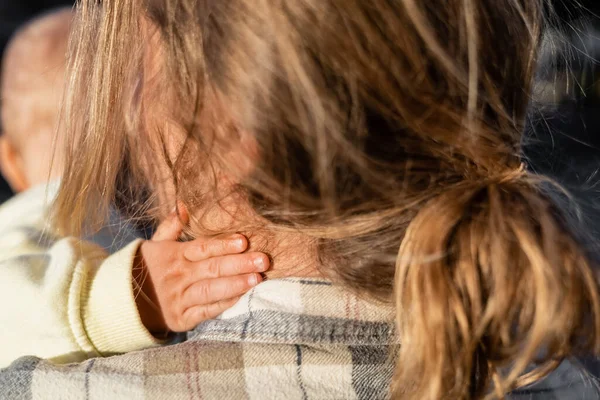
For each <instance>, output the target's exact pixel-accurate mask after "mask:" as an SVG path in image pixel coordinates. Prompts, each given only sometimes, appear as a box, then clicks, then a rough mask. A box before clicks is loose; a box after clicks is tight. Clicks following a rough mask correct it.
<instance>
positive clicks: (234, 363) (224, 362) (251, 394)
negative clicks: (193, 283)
mask: <svg viewBox="0 0 600 400" xmlns="http://www.w3.org/2000/svg"><path fill="white" fill-rule="evenodd" d="M393 316H394V311H393V309H392V308H390V307H386V306H381V305H375V304H372V303H370V302H367V301H365V300H363V299H360V298H358V297H356V296H354V295H352V294H350V293H348V292H346V291H343V290H341V289H340V288H338V287H337V286H334V285H332V284H331V283H330V282H328V281H324V280H315V279H283V280H275V281H267V282H264V283H262V284H260V285H259V286H257V287H256V288H255V289H253V290H252V291H250V292H249V293H248V294H247V295H245V296H244V297H243V298H242V299H241V300H240V302H238V303H237V304H236V305H235V306H234V307H233V308H231V309H230V310H228V311H227V312H225V313H224V314H223V315H222V316H221V317H220V318H219V319H216V320H212V321H208V322H206V323H204V324H202V325H200V326H199V327H198V328H197V329H196V330H195V331H193V332H190V333H189V334H188V339H187V341H186V342H184V343H181V344H177V345H173V346H167V347H161V348H155V349H150V350H145V351H141V352H136V353H129V354H125V355H119V356H114V357H110V358H100V359H90V360H88V361H86V362H84V363H81V364H72V365H66V366H57V365H52V364H50V363H48V362H46V361H42V360H39V359H36V358H24V359H21V360H19V361H17V362H15V363H14V364H13V365H12V366H11V367H9V368H7V369H5V370H3V371H1V372H0V399H2V400H13V399H52V400H63V399H66V400H68V399H77V400H79V399H111V400H117V399H124V400H125V399H126V400H134V399H147V400H153V399H218V400H229V399H261V400H262V399H383V398H388V397H389V391H388V388H389V382H390V379H391V376H392V373H393V368H394V365H393V361H392V358H391V357H390V353H391V352H393V351H394V350H395V349H396V346H397V344H396V341H395V340H394V329H393V324H392V323H391V321H392V319H393ZM8 345H10V344H8ZM598 393H599V392H598V390H597V384H596V383H595V381H594V380H593V378H591V377H589V376H585V375H584V374H582V373H581V371H580V370H578V369H576V368H574V367H573V366H572V365H571V364H568V363H565V364H563V365H562V366H561V368H559V370H558V371H557V372H556V373H555V374H553V375H552V376H551V377H550V378H549V379H546V380H545V381H544V382H542V383H541V384H539V385H537V386H536V387H535V388H530V389H527V390H523V391H520V392H518V393H515V394H514V395H512V396H511V398H515V399H523V400H525V399H540V400H541V399H590V400H591V399H598V398H600V396H599V395H598Z"/></svg>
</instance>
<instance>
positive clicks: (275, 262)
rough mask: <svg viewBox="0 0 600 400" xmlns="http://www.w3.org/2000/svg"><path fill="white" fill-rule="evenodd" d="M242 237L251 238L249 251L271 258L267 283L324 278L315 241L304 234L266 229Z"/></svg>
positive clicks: (247, 233)
mask: <svg viewBox="0 0 600 400" xmlns="http://www.w3.org/2000/svg"><path fill="white" fill-rule="evenodd" d="M242 233H243V234H245V235H246V237H248V241H249V243H250V249H249V250H250V251H260V252H264V253H266V254H267V255H268V256H269V257H270V258H271V268H270V269H269V270H268V271H267V272H266V273H265V276H266V277H267V279H279V278H289V277H298V278H309V277H310V278H318V277H321V276H322V274H321V272H320V271H319V268H318V267H319V258H318V256H317V246H316V243H315V241H314V239H311V238H309V237H307V236H306V235H303V234H301V233H293V232H292V233H291V232H280V231H273V230H267V229H264V230H263V229H261V230H253V231H251V232H242Z"/></svg>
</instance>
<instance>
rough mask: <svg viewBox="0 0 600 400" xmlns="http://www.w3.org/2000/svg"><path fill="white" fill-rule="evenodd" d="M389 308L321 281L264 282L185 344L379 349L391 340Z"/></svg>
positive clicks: (391, 319)
mask: <svg viewBox="0 0 600 400" xmlns="http://www.w3.org/2000/svg"><path fill="white" fill-rule="evenodd" d="M394 315H395V314H394V310H393V308H392V307H391V306H388V305H383V304H377V303H374V302H372V301H369V300H366V299H362V298H360V297H358V296H356V295H354V294H352V293H351V292H349V291H347V290H344V289H343V288H341V287H340V286H337V285H335V284H333V283H332V282H331V281H328V280H324V279H301V278H287V279H279V280H272V281H265V282H263V283H261V284H260V285H258V286H256V287H255V288H254V289H253V290H251V291H250V292H248V293H247V294H246V295H244V296H243V297H242V298H241V299H240V301H239V302H238V303H237V304H236V305H234V306H233V307H232V308H231V309H229V310H227V311H226V312H225V313H223V314H222V315H221V316H220V317H219V318H218V319H216V320H212V321H207V322H205V323H203V324H201V325H199V326H198V327H197V328H196V329H195V330H194V331H193V332H191V333H190V334H188V339H189V340H217V341H231V342H239V341H245V342H256V343H269V344H273V343H280V344H344V345H384V344H389V343H390V341H393V340H394V339H393V338H394V328H393V326H394V325H393V319H394Z"/></svg>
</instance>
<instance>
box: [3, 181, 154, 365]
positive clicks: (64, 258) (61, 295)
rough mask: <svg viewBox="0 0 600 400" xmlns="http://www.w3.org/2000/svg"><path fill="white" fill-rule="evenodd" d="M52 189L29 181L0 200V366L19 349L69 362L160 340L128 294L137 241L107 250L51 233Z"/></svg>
mask: <svg viewBox="0 0 600 400" xmlns="http://www.w3.org/2000/svg"><path fill="white" fill-rule="evenodd" d="M55 189H56V185H50V186H48V187H46V186H41V187H37V188H34V189H31V190H29V191H27V192H25V193H22V194H20V195H18V196H16V197H14V198H13V199H11V200H9V201H8V202H7V203H5V204H3V205H2V206H1V207H0V300H1V301H2V304H1V305H0V343H1V345H0V346H1V347H0V367H5V366H7V365H9V364H10V363H11V362H12V361H14V360H15V359H17V358H19V357H22V356H25V355H35V356H37V357H41V358H47V359H50V360H51V361H53V362H56V363H70V362H77V361H81V360H83V359H86V358H89V357H97V356H106V355H111V354H115V353H126V352H130V351H135V350H140V349H143V348H147V347H152V346H156V345H159V344H161V343H162V342H160V341H159V340H157V339H156V338H154V337H153V336H152V335H151V334H150V333H149V332H148V331H147V330H146V328H145V327H144V325H143V324H142V322H141V319H140V317H139V314H138V311H137V306H136V302H135V299H134V294H133V286H132V271H131V269H132V265H133V259H134V257H135V254H136V252H137V249H138V247H139V245H140V243H141V242H140V241H134V242H133V243H131V244H129V245H128V246H126V247H125V248H123V249H122V250H120V251H118V252H117V253H115V254H113V255H111V256H109V255H108V254H107V253H106V252H105V251H104V250H103V249H102V248H101V247H99V246H97V245H95V244H92V243H88V242H84V241H82V240H80V239H77V238H73V237H70V238H60V237H55V236H53V235H52V233H51V232H52V230H51V229H50V228H49V226H48V225H47V217H46V215H47V210H48V199H52V198H53V196H54V192H55Z"/></svg>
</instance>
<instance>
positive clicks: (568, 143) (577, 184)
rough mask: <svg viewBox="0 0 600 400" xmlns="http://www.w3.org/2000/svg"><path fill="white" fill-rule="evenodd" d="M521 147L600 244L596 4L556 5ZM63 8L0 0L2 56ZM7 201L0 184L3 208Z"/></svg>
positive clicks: (566, 1) (561, 1) (574, 0)
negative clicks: (25, 31)
mask: <svg viewBox="0 0 600 400" xmlns="http://www.w3.org/2000/svg"><path fill="white" fill-rule="evenodd" d="M553 1H554V3H553V5H552V7H553V8H554V11H555V12H553V13H552V14H554V15H556V17H554V18H553V22H552V27H550V28H549V29H548V31H547V32H546V39H545V41H544V45H543V49H542V54H541V57H540V65H539V73H538V82H537V85H536V90H535V94H534V100H535V106H533V107H532V111H531V118H530V121H529V125H528V128H527V137H526V143H525V145H526V146H525V149H526V154H527V156H528V157H529V158H530V164H531V165H530V167H531V168H532V169H534V170H535V171H538V172H540V173H544V174H548V175H551V176H552V177H554V178H556V179H558V180H559V181H560V182H561V183H563V184H564V185H565V186H566V187H567V188H568V189H570V190H571V191H572V192H573V193H574V194H575V196H576V197H577V199H578V200H579V201H580V202H581V206H582V209H583V210H584V213H585V215H586V216H587V217H588V218H589V221H593V222H591V223H590V229H592V230H593V231H594V232H595V233H596V234H598V236H597V237H598V238H600V66H599V65H598V60H600V18H599V17H598V15H599V14H600V1H599V0H553ZM69 4H73V1H64V0H45V1H38V0H19V1H16V0H0V51H2V52H3V50H4V47H5V45H6V42H7V41H8V39H9V38H10V36H11V35H12V34H13V32H14V31H15V29H16V28H18V27H19V26H20V25H21V24H22V23H24V22H25V21H27V20H28V19H30V18H32V17H34V16H36V15H38V14H39V13H41V12H44V11H46V10H48V9H51V8H55V7H58V6H64V5H69ZM10 196H11V192H10V189H9V188H8V186H7V185H6V183H5V182H3V181H0V202H1V201H3V200H5V199H6V198H8V197H10ZM596 221H597V223H596Z"/></svg>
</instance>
